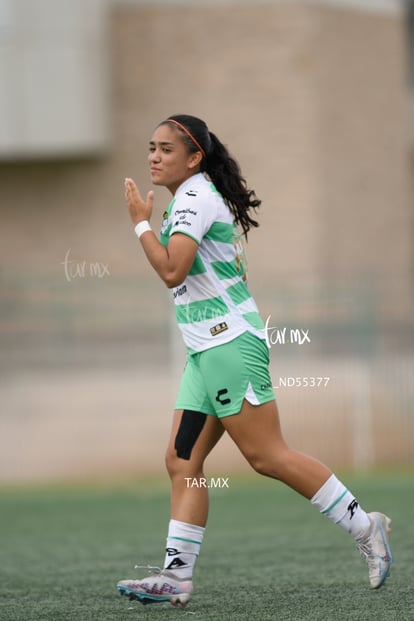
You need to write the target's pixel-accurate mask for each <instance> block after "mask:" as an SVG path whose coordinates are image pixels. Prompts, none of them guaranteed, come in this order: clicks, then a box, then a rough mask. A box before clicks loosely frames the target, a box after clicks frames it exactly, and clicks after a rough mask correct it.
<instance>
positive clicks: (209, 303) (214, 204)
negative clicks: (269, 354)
mask: <svg viewBox="0 0 414 621" xmlns="http://www.w3.org/2000/svg"><path fill="white" fill-rule="evenodd" d="M174 233H184V234H185V235H189V236H190V237H192V238H193V239H194V240H195V241H196V242H197V244H198V251H197V254H196V257H195V260H194V263H193V265H192V266H191V269H190V271H189V273H188V275H187V277H186V279H185V280H184V282H183V283H181V284H180V285H179V286H178V287H174V288H173V289H172V293H173V298H174V302H175V312H176V318H177V322H178V325H179V328H180V330H181V332H182V335H183V338H184V343H185V344H186V346H187V348H188V350H189V351H190V352H191V351H192V352H198V351H203V350H205V349H209V348H210V347H215V346H216V345H220V344H222V343H227V342H228V341H231V340H233V339H234V338H236V337H237V336H239V335H240V334H242V333H243V332H246V331H248V332H252V333H253V334H256V335H257V336H258V337H259V338H262V339H265V331H264V324H263V321H262V319H261V317H260V315H259V312H258V310H257V306H256V303H255V301H254V300H253V298H252V296H251V295H250V293H249V290H248V288H247V282H246V281H247V266H246V258H245V254H244V251H243V245H242V242H241V236H240V234H239V233H238V232H237V229H236V226H235V224H234V220H233V216H232V214H231V212H230V209H229V208H228V207H227V205H226V204H225V203H224V201H223V198H222V196H221V195H220V194H219V193H218V192H217V190H216V188H215V187H214V185H213V184H212V183H211V182H210V181H208V180H207V179H206V178H205V177H204V175H203V174H202V173H199V174H196V175H194V176H192V177H190V179H187V180H186V181H185V182H184V183H182V184H181V185H180V187H179V188H178V189H177V191H176V193H175V196H174V198H173V200H172V201H171V203H170V204H169V206H168V208H167V210H166V211H165V212H164V215H163V223H162V228H161V234H160V241H161V243H162V244H163V245H164V246H166V245H167V244H168V240H169V238H170V237H171V235H174Z"/></svg>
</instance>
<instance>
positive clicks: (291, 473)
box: [117, 115, 392, 606]
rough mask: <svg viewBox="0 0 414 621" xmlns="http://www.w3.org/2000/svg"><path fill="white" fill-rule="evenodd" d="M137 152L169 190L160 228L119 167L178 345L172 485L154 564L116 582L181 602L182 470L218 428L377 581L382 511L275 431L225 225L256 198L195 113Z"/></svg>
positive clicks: (185, 515) (185, 517) (201, 510)
mask: <svg viewBox="0 0 414 621" xmlns="http://www.w3.org/2000/svg"><path fill="white" fill-rule="evenodd" d="M148 161H149V167H150V175H151V181H152V183H153V184H154V185H160V186H165V187H166V188H168V190H169V191H170V192H171V194H172V196H173V198H172V201H171V203H170V204H169V206H168V208H167V210H166V211H165V213H164V216H163V222H162V227H161V233H160V240H158V239H157V236H156V235H155V233H154V232H153V231H152V228H151V226H150V223H149V222H150V218H151V213H152V206H153V192H152V191H150V192H148V194H147V197H146V199H145V200H144V199H143V198H142V197H141V194H140V192H139V190H138V188H137V186H136V184H135V183H134V181H133V180H132V179H129V178H128V179H125V197H126V202H127V206H128V209H129V214H130V217H131V219H132V222H133V224H134V226H135V232H136V234H137V236H138V238H139V240H140V242H141V244H142V247H143V249H144V252H145V254H146V256H147V259H148V261H149V262H150V264H151V265H152V267H153V268H154V270H155V271H156V273H157V274H158V276H159V277H160V278H161V279H162V280H163V281H164V282H165V284H166V285H167V287H168V288H170V289H171V290H172V293H173V299H174V302H175V312H176V318H177V322H178V325H179V327H180V329H181V332H182V335H183V338H184V342H185V345H186V347H187V351H188V353H187V364H186V367H185V370H184V373H183V377H182V380H181V385H180V388H179V392H178V397H177V401H176V406H175V408H176V409H175V412H174V418H173V425H172V433H171V438H170V441H169V445H168V449H167V454H166V465H167V469H168V473H169V476H170V479H171V486H172V489H171V519H170V522H169V528H168V536H167V546H166V555H165V561H164V566H163V569H159V570H158V572H157V573H155V575H152V576H149V577H147V578H144V579H130V580H121V581H120V582H119V583H118V585H117V588H118V590H119V591H120V592H121V594H126V595H128V596H129V597H130V598H131V599H134V598H136V599H138V600H140V601H142V602H143V603H149V602H163V601H170V602H171V603H172V604H173V605H176V604H180V605H181V606H185V605H186V604H187V602H188V601H189V599H190V597H191V595H192V592H193V582H192V576H193V569H194V565H195V562H196V560H197V557H198V554H199V551H200V546H201V544H202V541H203V535H204V530H205V526H206V522H207V514H208V489H207V488H206V487H204V486H202V485H200V486H197V487H196V486H193V485H191V486H189V485H188V481H189V480H191V481H193V480H195V479H197V480H198V481H200V480H202V479H203V478H204V474H203V465H204V461H205V459H206V457H207V455H208V454H209V453H210V451H211V450H212V449H213V447H214V446H215V444H216V443H217V442H218V441H219V439H220V437H221V435H222V434H223V432H224V431H227V433H228V434H229V435H230V436H231V438H232V439H233V441H234V442H235V443H236V445H237V446H238V448H239V449H240V451H241V453H242V454H243V455H244V457H245V458H246V459H247V461H248V462H249V464H250V465H251V466H252V467H253V468H254V470H256V471H257V472H258V473H260V474H263V475H265V476H268V477H272V478H274V479H278V480H280V481H283V482H284V483H286V484H287V485H289V487H291V488H292V489H294V490H296V491H297V492H298V493H300V494H302V495H303V496H305V497H306V498H308V499H309V500H310V502H311V503H312V504H313V505H314V506H315V507H316V508H317V509H318V510H319V511H320V512H321V513H323V514H325V515H326V516H327V517H328V518H329V519H331V520H332V521H333V522H335V523H337V524H339V525H340V526H342V528H344V529H345V530H346V531H348V532H349V533H350V534H351V535H352V537H353V538H354V539H355V542H356V545H357V547H358V549H359V551H360V552H361V554H362V556H363V557H364V558H365V559H366V561H367V562H368V572H369V580H370V584H371V588H373V589H376V588H378V587H380V586H381V585H382V584H383V582H384V580H385V578H386V577H387V575H388V574H389V568H390V564H391V562H392V557H391V551H390V548H389V544H388V532H390V523H391V520H390V519H389V518H388V517H387V516H385V515H383V514H382V513H368V514H367V513H366V512H365V511H364V510H363V509H362V507H361V506H360V505H359V504H358V502H357V501H356V499H355V497H354V496H353V494H352V493H351V492H350V491H349V490H347V488H346V487H345V486H344V485H343V484H342V483H341V482H340V481H339V480H338V479H337V478H336V477H335V475H334V474H332V472H331V471H330V470H329V469H328V468H327V467H326V466H324V465H323V464H321V463H320V462H318V461H316V460H315V459H313V458H311V457H308V456H306V455H304V454H302V453H298V452H297V451H295V450H293V449H291V448H290V447H289V446H287V444H286V442H285V441H284V439H283V436H282V432H281V428H280V423H279V415H278V411H277V406H276V401H275V396H274V393H273V388H272V382H271V379H270V375H269V351H268V347H267V344H266V340H265V330H264V324H263V321H262V320H261V318H260V315H259V313H258V310H257V307H256V304H255V302H254V300H253V298H252V296H251V295H250V293H249V290H248V288H247V283H246V260H245V255H244V253H243V246H242V243H241V236H240V235H239V233H238V232H237V229H236V227H237V225H239V226H240V227H241V229H242V232H243V234H244V235H245V237H246V238H247V233H248V232H249V230H250V228H251V227H256V226H258V223H257V222H256V220H255V219H254V218H253V215H254V210H255V209H256V208H257V207H259V205H260V203H261V201H260V200H259V199H258V198H257V197H256V194H255V192H254V191H252V190H249V189H248V188H247V185H246V182H245V180H244V179H243V178H242V176H241V172H240V168H239V166H238V164H237V162H236V161H235V160H234V159H233V158H232V157H231V156H230V154H229V152H228V150H227V148H226V147H225V146H224V145H223V144H222V143H221V142H220V140H219V139H218V138H217V137H216V136H215V135H214V134H213V133H211V132H210V131H209V130H208V128H207V126H206V124H205V123H204V121H202V120H200V119H198V118H196V117H193V116H188V115H176V116H171V117H169V118H168V119H166V120H165V121H163V122H162V123H160V125H158V127H157V128H156V129H155V131H154V134H153V136H152V138H151V140H150V143H149V155H148Z"/></svg>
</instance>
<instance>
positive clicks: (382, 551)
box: [357, 512, 392, 589]
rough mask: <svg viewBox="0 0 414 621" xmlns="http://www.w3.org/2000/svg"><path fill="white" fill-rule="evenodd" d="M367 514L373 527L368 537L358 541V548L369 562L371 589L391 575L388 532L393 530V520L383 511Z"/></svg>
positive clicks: (376, 587) (378, 585) (377, 586)
mask: <svg viewBox="0 0 414 621" xmlns="http://www.w3.org/2000/svg"><path fill="white" fill-rule="evenodd" d="M367 515H368V517H369V519H370V522H371V527H370V529H369V532H368V535H367V536H366V538H365V539H363V540H361V541H359V542H357V548H358V550H359V552H360V554H361V556H362V557H363V558H364V559H365V560H366V561H367V563H368V574H369V581H370V583H371V589H378V588H379V587H380V586H381V585H382V584H384V582H385V579H386V578H387V577H388V576H389V575H390V566H391V563H392V554H391V549H390V546H389V543H388V533H390V532H391V528H390V526H391V520H390V518H389V517H387V516H386V515H384V514H383V513H377V512H374V513H368V514H367Z"/></svg>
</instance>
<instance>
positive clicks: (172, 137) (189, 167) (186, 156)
mask: <svg viewBox="0 0 414 621" xmlns="http://www.w3.org/2000/svg"><path fill="white" fill-rule="evenodd" d="M200 160H201V153H200V152H197V153H188V151H187V147H186V146H185V144H184V142H183V140H182V139H181V136H180V134H179V132H178V130H176V129H175V128H174V127H170V126H169V125H160V126H159V127H157V129H156V130H155V132H154V135H153V136H152V138H151V140H150V143H149V154H148V162H149V166H150V174H151V181H152V183H153V184H154V185H164V186H165V187H166V188H168V189H169V190H170V192H171V193H172V194H175V191H176V190H177V188H178V187H179V186H180V185H181V184H182V183H183V182H184V181H185V180H186V179H189V178H190V177H191V176H192V175H194V174H195V173H197V172H199V170H200V167H199V163H200Z"/></svg>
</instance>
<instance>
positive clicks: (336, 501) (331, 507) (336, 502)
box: [322, 489, 348, 514]
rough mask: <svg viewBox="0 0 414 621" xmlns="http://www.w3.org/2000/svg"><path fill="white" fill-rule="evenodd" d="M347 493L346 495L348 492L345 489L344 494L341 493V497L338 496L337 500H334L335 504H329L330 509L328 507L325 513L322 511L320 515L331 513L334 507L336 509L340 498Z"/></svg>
mask: <svg viewBox="0 0 414 621" xmlns="http://www.w3.org/2000/svg"><path fill="white" fill-rule="evenodd" d="M347 493H348V490H347V489H346V490H345V491H344V493H343V494H342V495H341V496H339V498H338V499H337V500H335V502H333V503H332V504H331V506H330V507H328V508H327V509H325V511H322V513H323V514H326V513H329V511H332V509H333V508H334V507H336V505H337V504H338V502H341V500H342V498H343V497H344V496H345V494H347Z"/></svg>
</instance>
